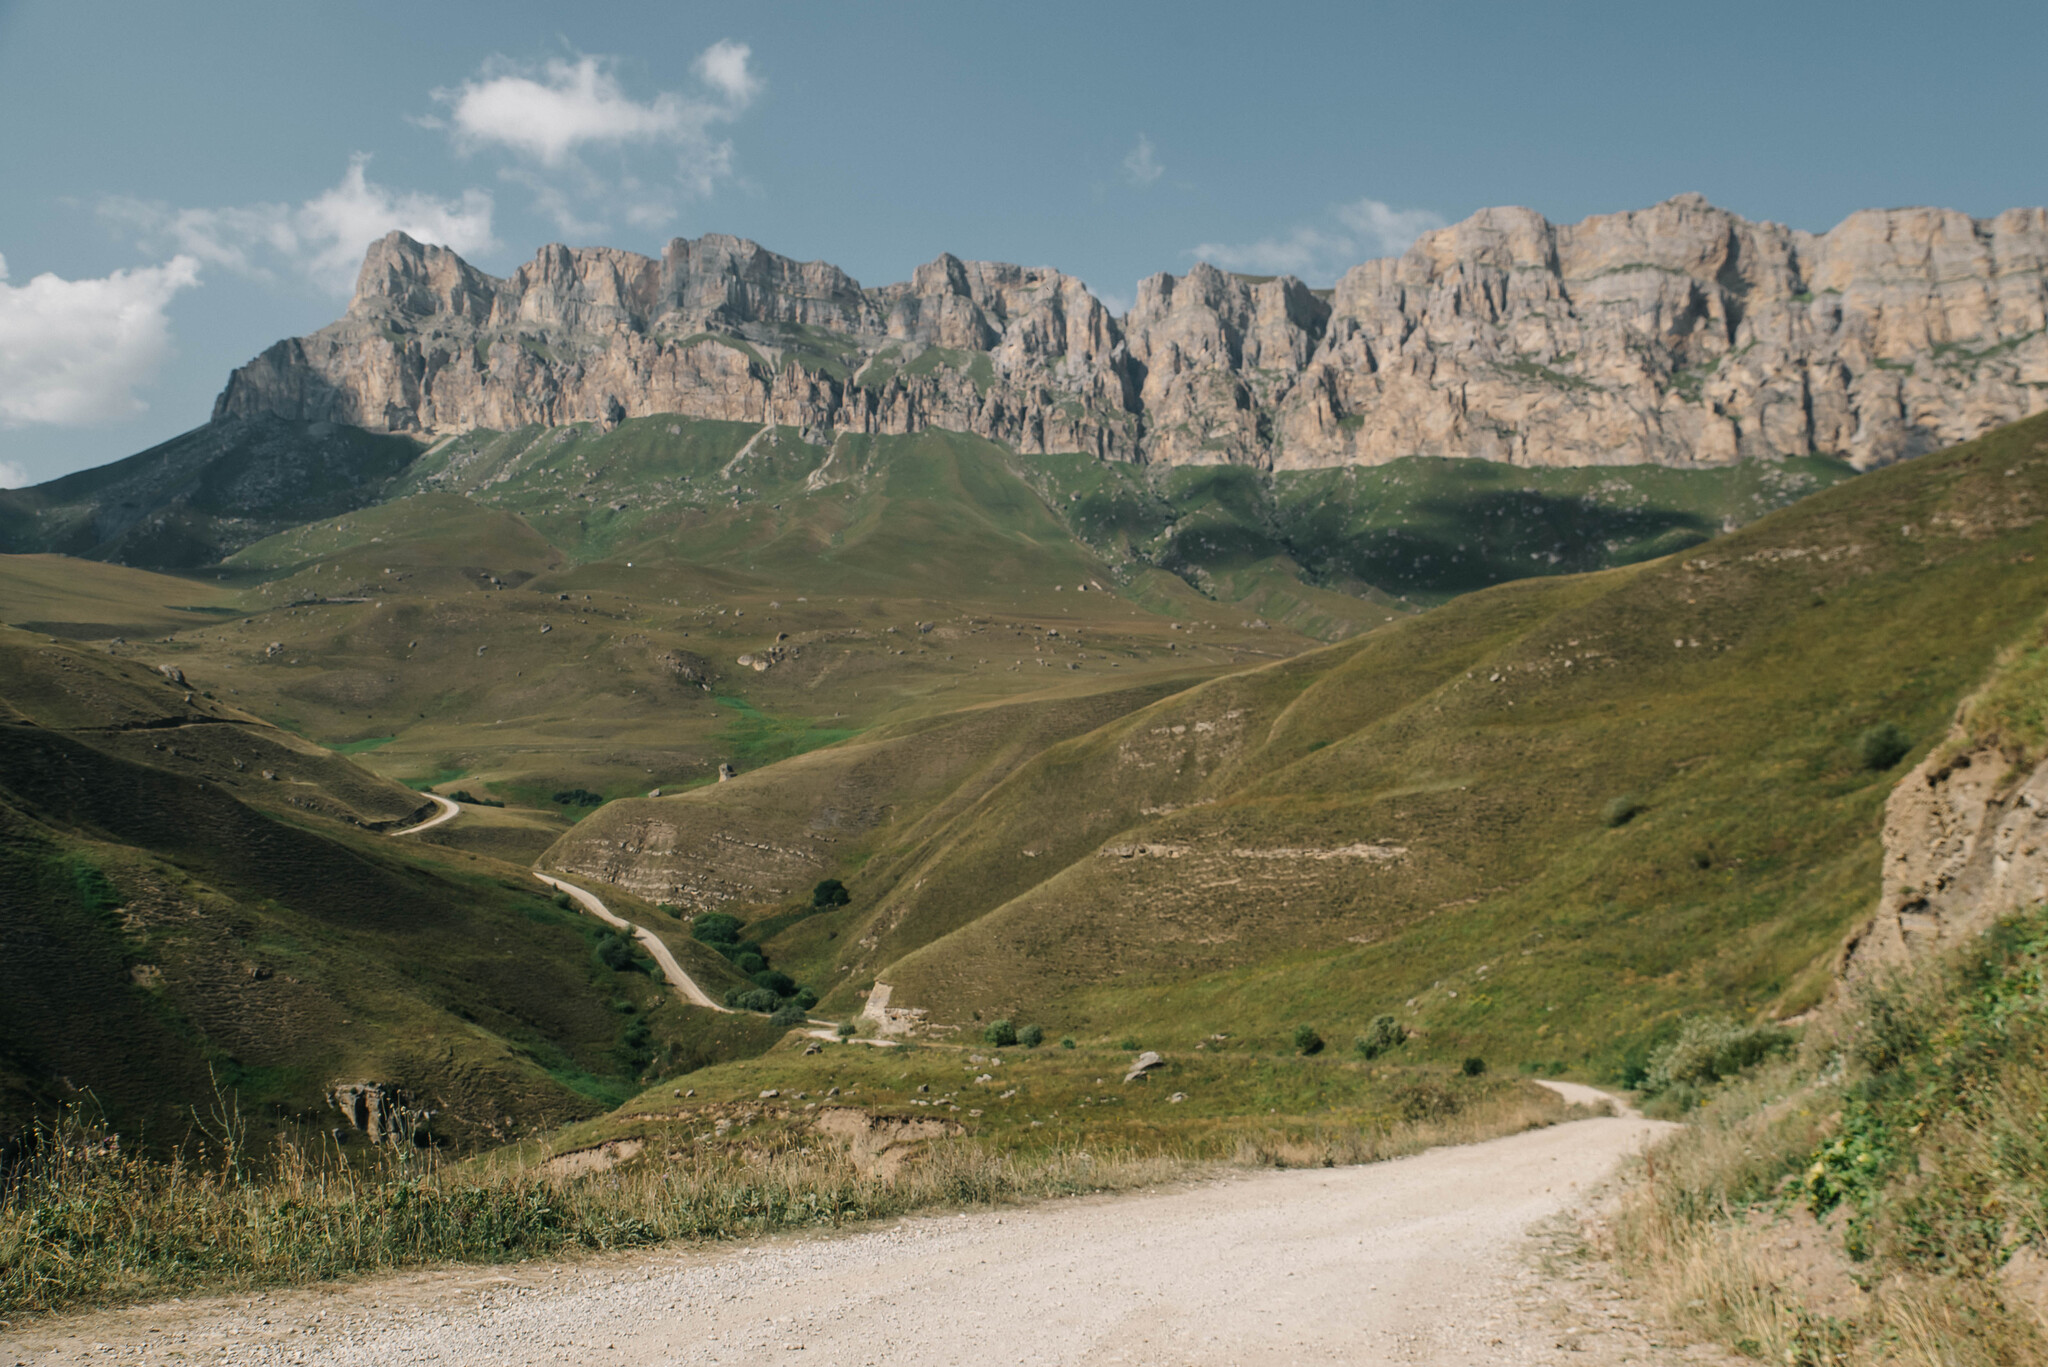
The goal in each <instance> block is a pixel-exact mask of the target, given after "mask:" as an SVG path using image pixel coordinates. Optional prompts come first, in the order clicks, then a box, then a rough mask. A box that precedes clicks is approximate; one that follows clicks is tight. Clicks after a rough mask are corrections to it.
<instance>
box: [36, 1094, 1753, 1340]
mask: <svg viewBox="0 0 2048 1367" xmlns="http://www.w3.org/2000/svg"><path fill="white" fill-rule="evenodd" d="M1665 1128H1667V1127H1665V1126H1662V1125H1659V1124H1657V1123H1656V1122H1652V1121H1646V1120H1643V1119H1642V1118H1640V1117H1638V1116H1633V1115H1630V1116H1617V1117H1608V1118H1603V1119H1598V1120H1582V1121H1577V1122H1574V1123H1572V1124H1568V1125H1559V1126H1555V1127H1552V1128H1550V1129H1544V1130H1532V1131H1529V1132H1526V1133H1523V1134H1519V1135H1514V1136H1510V1137H1508V1138H1505V1139H1497V1140H1493V1141H1490V1142H1488V1143H1484V1144H1472V1145H1466V1146H1463V1147H1458V1148H1445V1149H1436V1150H1433V1151H1431V1152H1429V1153H1424V1154H1419V1155H1416V1156H1414V1157H1411V1158H1404V1159H1398V1160H1395V1161H1393V1162H1387V1163H1377V1164H1372V1165H1370V1166H1365V1167H1355V1168H1335V1169H1300V1170H1292V1171H1282V1172H1270V1171H1260V1172H1242V1173H1233V1174H1230V1175H1226V1176H1223V1177H1219V1178H1215V1179H1211V1180H1205V1181H1201V1182H1195V1183H1187V1184H1183V1185H1178V1186H1173V1187H1168V1188H1163V1189H1158V1190H1153V1191H1149V1192H1145V1193H1141V1194H1136V1195H1124V1196H1104V1197H1085V1198H1079V1199H1069V1200H1060V1201H1048V1202H1043V1203H1040V1204H1037V1205H1033V1206H1028V1207H1019V1208H1012V1209H1005V1210H998V1211H977V1212H973V1213H969V1214H965V1215H930V1216H921V1217H916V1218H911V1219H906V1220H901V1221H898V1222H895V1223H892V1224H889V1225H887V1226H881V1227H873V1228H869V1229H866V1230H862V1231H858V1232H852V1233H846V1232H841V1233H829V1232H827V1233H819V1234H815V1235H791V1236H783V1237H778V1238H773V1239H764V1240H760V1241H756V1242H752V1243H746V1244H739V1245H727V1246H712V1247H697V1248H689V1249H662V1250H655V1251H643V1252H635V1253H630V1254H616V1255H608V1256H604V1257H600V1258H591V1259H586V1260H582V1261H576V1262H569V1263H558V1264H553V1265H545V1266H544V1265H538V1264H527V1265H519V1266H514V1267H506V1268H455V1269H449V1270H444V1271H436V1272H428V1273H416V1274H410V1275H404V1276H392V1277H384V1278H379V1279H376V1280H372V1281H367V1282H363V1283H359V1284H355V1285H352V1286H341V1287H325V1288H316V1289H312V1290H307V1291H290V1292H279V1293H275V1294H272V1295H262V1296H240V1297H235V1298H232V1299H228V1300H216V1301H210V1302H193V1303H190V1304H172V1305H168V1306H152V1307H144V1308H141V1309H137V1310H132V1311H120V1312H101V1313H97V1314H93V1315H90V1316H84V1317H72V1318H67V1319H60V1320H54V1321H50V1322H49V1323H47V1324H44V1325H41V1326H38V1327H35V1328H31V1329H28V1330H26V1331H22V1332H17V1333H12V1334H0V1363H24V1364H26V1363H36V1364H43V1363H74V1362H109V1361H130V1362H133V1361H144V1362H158V1361H171V1360H181V1361H185V1362H193V1361H203V1362H208V1363H226V1364H243V1363H264V1364H295V1363H335V1364H351V1365H353V1364H361V1365H362V1367H371V1365H372V1364H376V1365H377V1367H384V1365H385V1364H391V1363H407V1364H417V1363H447V1364H529V1363H530V1364H571V1363H573V1364H599V1363H603V1364H629V1365H637V1364H664V1365H665V1367H666V1365H668V1364H674V1365H675V1367H684V1365H685V1364H692V1365H694V1364H712V1363H721V1364H761V1363H776V1364H799V1363H800V1364H805V1367H830V1365H831V1364H847V1365H849V1367H850V1365H851V1364H874V1367H939V1365H941V1364H944V1365H946V1367H950V1365H951V1364H957V1363H975V1364H980V1363H991V1364H993V1363H1020V1364H1055V1363H1057V1364H1067V1363H1074V1364H1080V1363H1088V1364H1095V1363H1116V1362H1129V1363H1173V1364H1189V1365H1190V1367H1194V1365H1196V1364H1200V1365H1202V1367H1208V1365H1209V1364H1216V1365H1217V1367H1222V1365H1223V1364H1231V1365H1232V1367H1236V1365H1238V1364H1268V1363H1271V1364H1279V1363H1332V1362H1341V1363H1352V1364H1382V1363H1384V1364H1397V1363H1398V1364H1429V1365H1430V1367H1465V1365H1466V1364H1471V1365H1472V1367H1477V1365H1478V1364H1489V1367H1490V1365H1491V1364H1506V1363H1560V1364H1562V1363H1571V1364H1575V1365H1576V1367H1591V1365H1592V1364H1609V1363H1621V1362H1629V1363H1636V1364H1657V1363H1679V1362H1706V1361H1714V1362H1720V1361H1727V1359H1724V1358H1723V1357H1722V1356H1721V1355H1720V1354H1719V1353H1718V1352H1715V1351H1712V1350H1709V1349H1706V1348H1703V1347H1699V1348H1693V1349H1682V1348H1676V1347H1670V1346H1666V1345H1664V1344H1662V1343H1661V1342H1660V1341H1659V1338H1658V1335H1657V1334H1655V1333H1654V1332H1652V1331H1649V1330H1646V1329H1644V1328H1643V1327H1642V1326H1641V1325H1640V1324H1639V1323H1637V1322H1636V1321H1635V1320H1634V1319H1633V1318H1632V1317H1631V1316H1630V1315H1629V1314H1628V1313H1627V1310H1626V1307H1625V1303H1624V1302H1621V1301H1620V1300H1619V1298H1618V1297H1616V1296H1615V1295H1614V1294H1613V1293H1612V1292H1611V1291H1606V1290H1604V1289H1603V1288H1602V1285H1601V1282H1600V1279H1599V1278H1598V1277H1597V1276H1588V1275H1587V1273H1586V1271H1585V1268H1584V1266H1583V1265H1580V1264H1575V1263H1572V1262H1571V1261H1569V1260H1567V1261H1566V1262H1565V1263H1564V1264H1562V1265H1559V1264H1556V1263H1555V1262H1550V1261H1549V1260H1547V1259H1546V1257H1545V1256H1544V1255H1545V1250H1546V1248H1547V1247H1554V1246H1555V1245H1556V1244H1557V1243H1558V1241H1559V1240H1560V1239H1564V1240H1565V1241H1567V1242H1568V1241H1569V1235H1568V1234H1565V1233H1561V1232H1560V1231H1565V1230H1567V1229H1570V1228H1576V1225H1575V1223H1574V1222H1573V1221H1572V1219H1571V1217H1572V1216H1573V1214H1574V1213H1575V1212H1581V1211H1583V1210H1584V1209H1585V1208H1586V1207H1587V1205H1588V1203H1589V1201H1590V1199H1591V1192H1592V1189H1593V1188H1594V1187H1595V1186H1596V1185H1598V1184H1599V1183H1600V1182H1601V1181H1602V1180H1603V1179H1605V1178H1607V1177H1608V1176H1609V1175H1610V1174H1611V1173H1612V1171H1613V1170H1614V1167H1615V1164H1616V1163H1617V1162H1618V1161H1619V1160H1620V1159H1621V1158H1622V1157H1623V1156H1624V1155H1625V1154H1627V1153H1629V1152H1630V1151H1632V1150H1634V1149H1636V1148H1637V1147H1638V1146H1640V1145H1641V1144H1642V1143H1643V1142H1644V1141H1645V1140H1647V1139H1649V1138H1651V1137H1652V1136H1653V1135H1654V1134H1656V1133H1657V1132H1658V1131H1660V1130H1663V1129H1665ZM1546 1231H1547V1234H1546ZM1546 1240H1547V1241H1548V1242H1547V1243H1546ZM1546 1263H1547V1264H1548V1265H1549V1266H1550V1269H1551V1270H1549V1271H1545V1270H1543V1266H1544V1265H1545V1264H1546ZM174 1355H175V1359H174Z"/></svg>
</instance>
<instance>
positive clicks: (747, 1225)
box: [0, 1089, 1584, 1314]
mask: <svg viewBox="0 0 2048 1367" xmlns="http://www.w3.org/2000/svg"><path fill="white" fill-rule="evenodd" d="M1580 1114H1584V1112H1581V1111H1576V1110H1569V1109H1565V1108H1560V1107H1558V1106H1555V1105H1545V1104H1544V1103H1543V1102H1542V1101H1541V1099H1539V1098H1531V1097H1529V1096H1527V1095H1526V1094H1525V1093H1524V1092H1523V1091H1522V1090H1521V1089H1517V1090H1515V1091H1513V1092H1510V1093H1505V1094H1501V1095H1498V1096H1489V1097H1487V1098H1484V1099H1481V1100H1478V1101H1476V1102H1474V1103H1472V1104H1471V1105H1469V1107H1467V1108H1466V1109H1463V1110H1461V1111H1460V1112H1458V1113H1457V1114H1452V1115H1444V1116H1440V1117H1429V1118H1424V1119H1420V1120H1416V1121H1412V1122H1403V1123H1399V1124H1396V1125H1393V1126H1390V1127H1387V1128H1384V1129H1381V1130H1377V1131H1373V1132H1356V1131H1344V1130H1341V1129H1335V1128H1333V1129H1331V1130H1330V1131H1328V1132H1325V1133H1320V1134H1314V1135H1309V1136H1303V1135H1302V1134H1301V1133H1300V1132H1299V1131H1294V1132H1289V1133H1282V1132H1278V1131H1276V1133H1275V1135H1274V1136H1273V1137H1272V1139H1271V1140H1270V1141H1267V1142H1261V1141H1259V1140H1255V1139H1246V1140H1242V1141H1240V1142H1239V1144H1238V1146H1237V1150H1236V1152H1235V1153H1234V1154H1232V1155H1231V1156H1230V1158H1229V1159H1228V1160H1226V1161H1227V1162H1228V1163H1230V1164H1233V1165H1238V1166H1275V1167H1297V1166H1300V1167H1306V1166H1334V1165H1336V1164H1339V1163H1359V1162H1372V1161H1377V1160H1380V1159H1384V1158H1391V1157H1395V1156H1397V1155H1400V1154H1406V1153H1414V1152H1418V1151H1420V1150H1422V1149H1426V1148H1430V1147H1433V1146H1436V1145H1439V1144H1445V1143H1462V1142H1470V1141H1473V1140H1478V1139H1485V1138H1491V1137H1493V1136H1496V1135H1501V1134H1509V1133H1515V1132H1518V1131H1521V1130H1525V1129H1531V1128H1536V1127H1538V1126H1542V1125H1546V1124H1551V1123H1555V1122H1556V1121H1557V1120H1559V1119H1560V1118H1577V1117H1578V1116H1579V1115H1580ZM215 1133H216V1140H215V1142H214V1144H213V1145H212V1147H211V1149H210V1151H209V1153H208V1154H202V1155H200V1156H199V1157H197V1158H177V1159H173V1160H170V1161H160V1160H157V1159H153V1158H149V1157H145V1156H138V1155H134V1154H125V1153H122V1152H121V1151H120V1150H119V1147H118V1145H117V1144H116V1143H114V1142H113V1141H112V1140H111V1139H110V1138H109V1137H108V1136H107V1135H106V1134H105V1133H104V1132H101V1131H97V1130H94V1129H91V1128H89V1127H85V1126H79V1125H72V1126H69V1127H66V1128H63V1129H61V1130H58V1131H52V1132H47V1133H45V1134H44V1135H43V1136H42V1137H41V1138H42V1141H43V1142H42V1143H41V1144H40V1146H39V1148H38V1149H37V1150H36V1152H35V1153H34V1155H33V1156H32V1157H31V1158H30V1159H29V1160H28V1161H27V1162H25V1163H24V1164H23V1165H22V1167H21V1168H20V1170H19V1171H18V1172H17V1173H16V1174H15V1176H14V1179H13V1181H12V1182H11V1183H10V1185H9V1186H8V1187H7V1189H6V1190H5V1192H4V1194H0V1314H19V1313H30V1314H36V1313H47V1312H50V1311H54V1310H60V1309H64V1308H66V1307H70V1306H76V1305H85V1304H90V1305H97V1306H105V1305H112V1304H118V1303H122V1302H130V1301H137V1300H145V1299H150V1298H160V1297H164V1296H169V1295H174V1294H180V1293H184V1292H189V1291H195V1290H206V1291H215V1292H220V1291H234V1290H241V1289H247V1288H251V1287H256V1286H265V1285H280V1284H303V1283H308V1282H315V1281H321V1280H327V1279H331V1278H336V1277H342V1276H352V1275H361V1274H365V1273H375V1272H382V1271H390V1270H393V1269H397V1268H402V1267H411V1266H419V1265H423V1264H428V1263H446V1262H493V1261H506V1260H512V1259H520V1258H529V1257H544V1256H550V1255H559V1254H564V1253H568V1252H570V1251H573V1250H578V1249H616V1248H629V1247H634V1246H639V1245H646V1244H654V1243H661V1242H665V1241H669V1240H679V1239H699V1240H702V1239H728V1238H737V1237H743V1236H747V1235H754V1234H761V1233H766V1232H769V1231H772V1230H778V1229H789V1228H797V1227H816V1226H839V1225H846V1224H853V1223H859V1222H862V1221H868V1220H876V1219H882V1218H887V1217H890V1216H896V1215H902V1214H906V1213H908V1212H911V1211H916V1210H923V1209H931V1208H936V1207H952V1206H975V1205H989V1204H994V1203H999V1202H1009V1201H1021V1200H1032V1199H1039V1198H1044V1197H1050V1196H1063V1195H1071V1194H1077V1193H1083V1192H1109V1191H1127V1190H1131V1189H1134V1188H1138V1187H1145V1186H1151V1185H1155V1184H1157V1183H1160V1182H1163V1181H1169V1180H1173V1179H1176V1178H1183V1177H1189V1176H1196V1175H1200V1174H1202V1173H1205V1172H1210V1171H1214V1169H1215V1167H1216V1164H1215V1162H1214V1161H1213V1160H1212V1159H1206V1158H1202V1157H1198V1156H1196V1155H1195V1154H1194V1153H1193V1152H1192V1150H1189V1151H1182V1149H1180V1148H1177V1147H1173V1146H1166V1147H1152V1148H1138V1147H1131V1148H1117V1147H1107V1146H1103V1145H1100V1144H1091V1145H1089V1146H1088V1147H1086V1148H1081V1147H1069V1148H1064V1149H1060V1150H1056V1151H1050V1152H1045V1151H1041V1152H1035V1153H1030V1154H1019V1153H1015V1152H1007V1151H1004V1150H1003V1149H1000V1148H998V1147H996V1146H995V1145H992V1144H989V1143H986V1142H983V1141H979V1140H974V1139H959V1140H950V1141H944V1142H940V1143H935V1144H933V1145H931V1146H930V1147H929V1148H928V1149H927V1150H926V1151H925V1152H924V1154H923V1155H922V1156H921V1157H920V1158H919V1159H918V1160H917V1161H916V1162H914V1163H912V1164H909V1165H907V1166H906V1167H904V1168H903V1169H902V1170H901V1171H900V1172H899V1173H896V1174H895V1175H893V1176H883V1175H877V1174H876V1173H874V1172H872V1171H868V1170H863V1169H862V1168H860V1167H858V1166H856V1165H855V1163H854V1162H852V1161H851V1160H850V1159H849V1158H848V1157H847V1155H846V1154H845V1153H844V1152H843V1151H838V1150H821V1149H820V1148H818V1147H816V1146H807V1147H805V1148H802V1149H796V1148H792V1149H788V1150H785V1151H780V1152H770V1153H760V1152H755V1153H748V1152H745V1151H742V1150H736V1149H711V1150H703V1151H697V1152H686V1153H678V1154H676V1155H674V1156H673V1158H672V1160H671V1161H669V1162H667V1163H666V1164H649V1165H645V1166H638V1167H636V1166H630V1165H629V1166H625V1167H622V1168H618V1169H614V1170H612V1171H609V1172H601V1173H596V1174H591V1175H587V1176H581V1177H566V1176H558V1175H553V1174H550V1173H549V1172H548V1171H547V1170H546V1169H545V1167H544V1166H543V1162H544V1160H540V1159H530V1160H526V1161H519V1162H515V1163H505V1162H502V1161H501V1162H496V1163H491V1164H483V1163H472V1164H464V1165H440V1164H436V1163H434V1162H432V1161H431V1159H423V1158H421V1157H419V1156H417V1155H415V1154H412V1153H402V1152H395V1151H387V1152H385V1153H383V1154H381V1155H380V1156H379V1157H378V1158H377V1160H376V1161H374V1162H373V1163H371V1164H369V1165H367V1166H366V1165H355V1166H351V1165H350V1164H349V1163H347V1162H345V1161H343V1160H342V1158H341V1156H340V1155H339V1154H337V1153H335V1152H334V1151H332V1150H324V1151H323V1150H322V1149H320V1148H317V1147H305V1146H301V1145H297V1144H293V1143H290V1142H285V1143H281V1144H280V1145H278V1146H277V1148H276V1149H275V1150H274V1151H273V1153H272V1156H271V1157H270V1158H269V1159H268V1160H266V1161H263V1162H261V1163H252V1162H251V1161H250V1160H249V1159H248V1157H247V1156H246V1154H245V1153H244V1151H243V1149H242V1147H241V1143H240V1140H239V1137H238V1134H237V1131H236V1127H235V1126H234V1125H233V1124H228V1125H223V1126H217V1127H216V1129H215Z"/></svg>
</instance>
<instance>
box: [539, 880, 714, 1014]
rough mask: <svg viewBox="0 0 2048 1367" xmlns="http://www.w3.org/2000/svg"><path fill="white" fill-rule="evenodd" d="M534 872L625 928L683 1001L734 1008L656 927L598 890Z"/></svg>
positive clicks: (593, 912)
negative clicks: (630, 916)
mask: <svg viewBox="0 0 2048 1367" xmlns="http://www.w3.org/2000/svg"><path fill="white" fill-rule="evenodd" d="M533 876H534V877H535V878H538V879H540V881H541V882H543V883H546V884H547V885H548V886H549V887H551V888H553V889H554V890H555V891H557V892H566V893H567V894H569V896H571V897H573V898H575V899H576V903H577V905H579V906H581V907H582V908H583V909H584V910H585V911H587V912H589V913H590V914H591V915H592V916H595V917H596V918H597V919H598V920H600V921H603V922H604V923H605V924H606V925H608V926H611V927H613V928H614V929H617V930H623V931H625V932H626V933H627V934H628V935H631V936H632V937H633V938H634V939H636V940H638V941H639V942H640V946H641V948H643V949H645V950H646V951H647V952H648V954H649V955H651V956H652V957H653V959H654V962H656V963H657V964H660V965H661V971H662V975H663V976H664V977H665V978H666V979H667V980H668V985H669V986H670V987H672V988H674V989H675V991H676V993H677V994H678V995H679V996H681V997H682V999H683V1000H684V1001H687V1002H689V1003H690V1004H691V1005H693V1006H705V1007H709V1008H710V1009H711V1010H713V1011H730V1010H731V1009H732V1008H731V1007H729V1006H722V1005H720V1004H719V1003H717V1002H715V1001H713V1000H711V994H710V993H709V992H706V991H705V990H704V989H703V987H702V986H701V985H699V983H698V982H697V980H696V979H695V978H693V977H691V976H690V975H689V973H688V972H686V971H685V970H684V968H683V966H682V965H681V964H679V963H677V962H676V956H675V955H674V954H672V953H670V952H669V947H668V946H667V945H665V944H663V943H662V942H661V937H660V936H658V935H656V934H655V933H654V932H653V931H651V930H649V929H648V928H647V927H645V926H636V925H634V924H633V923H632V922H631V921H628V920H627V919H626V918H625V917H623V916H621V915H619V914H618V913H617V912H615V911H613V910H612V909H611V908H610V907H608V906H606V905H605V904H604V901H603V899H602V898H600V897H599V896H598V895H597V894H596V893H594V892H589V891H586V890H585V889H583V888H579V887H577V886H576V885H575V884H574V883H571V882H569V881H568V880H567V879H564V878H556V877H555V876H554V875H552V874H546V873H536V874H534V875H533Z"/></svg>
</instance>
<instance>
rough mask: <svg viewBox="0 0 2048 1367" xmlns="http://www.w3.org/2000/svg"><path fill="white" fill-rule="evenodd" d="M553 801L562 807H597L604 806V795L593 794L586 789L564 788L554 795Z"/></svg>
mask: <svg viewBox="0 0 2048 1367" xmlns="http://www.w3.org/2000/svg"><path fill="white" fill-rule="evenodd" d="M553 800H554V801H556V802H558V803H560V804H561V805H562V806H564V807H598V806H602V805H603V804H604V795H603V794H602V793H593V792H591V791H590V790H589V789H588V788H564V789H562V790H561V791H560V792H558V793H556V794H555V795H554V799H553Z"/></svg>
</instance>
